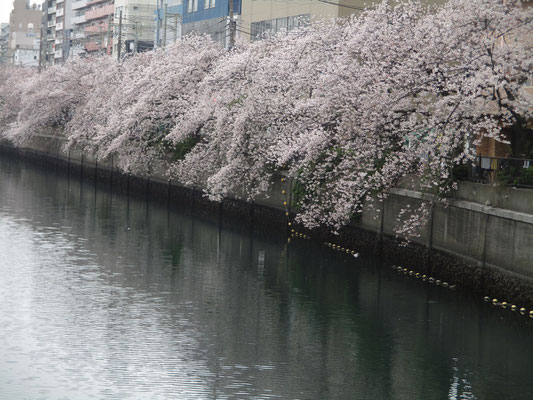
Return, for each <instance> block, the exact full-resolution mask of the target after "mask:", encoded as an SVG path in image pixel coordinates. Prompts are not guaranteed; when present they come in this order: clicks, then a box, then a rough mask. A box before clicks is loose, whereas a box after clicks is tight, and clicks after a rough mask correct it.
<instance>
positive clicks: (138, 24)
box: [113, 0, 157, 54]
mask: <svg viewBox="0 0 533 400" xmlns="http://www.w3.org/2000/svg"><path fill="white" fill-rule="evenodd" d="M156 10H157V0H115V20H114V26H115V35H114V42H113V52H114V53H115V52H116V51H118V44H119V38H120V41H121V54H124V53H128V52H136V51H144V50H148V49H150V48H153V42H154V34H155V32H156V28H157V26H156V19H155V18H154V16H155V15H156V14H155V12H156ZM121 13H122V25H121V26H122V33H121V34H119V33H120V32H119V25H120V14H121ZM115 54H116V53H115Z"/></svg>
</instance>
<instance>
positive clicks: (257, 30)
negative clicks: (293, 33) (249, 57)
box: [251, 14, 311, 41]
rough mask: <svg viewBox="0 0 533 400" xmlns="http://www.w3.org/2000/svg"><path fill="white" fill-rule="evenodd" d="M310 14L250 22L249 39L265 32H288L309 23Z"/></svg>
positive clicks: (255, 38)
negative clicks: (250, 32)
mask: <svg viewBox="0 0 533 400" xmlns="http://www.w3.org/2000/svg"><path fill="white" fill-rule="evenodd" d="M310 22H311V15H310V14H301V15H295V16H292V17H287V18H276V19H269V20H266V21H259V22H252V34H251V40H252V41H253V40H258V39H261V37H262V36H263V35H265V34H267V33H270V34H274V33H277V32H288V31H290V30H292V29H296V28H299V27H302V26H306V25H309V24H310Z"/></svg>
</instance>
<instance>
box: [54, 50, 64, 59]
mask: <svg viewBox="0 0 533 400" xmlns="http://www.w3.org/2000/svg"><path fill="white" fill-rule="evenodd" d="M54 58H56V59H57V58H63V50H62V49H61V50H56V52H55V55H54Z"/></svg>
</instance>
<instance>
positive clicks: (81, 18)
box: [72, 15, 87, 24]
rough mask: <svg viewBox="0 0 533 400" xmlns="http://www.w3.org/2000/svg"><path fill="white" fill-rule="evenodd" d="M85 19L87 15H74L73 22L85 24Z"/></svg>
mask: <svg viewBox="0 0 533 400" xmlns="http://www.w3.org/2000/svg"><path fill="white" fill-rule="evenodd" d="M85 21H87V18H86V17H85V15H80V16H79V17H72V23H73V24H83V23H84V22H85Z"/></svg>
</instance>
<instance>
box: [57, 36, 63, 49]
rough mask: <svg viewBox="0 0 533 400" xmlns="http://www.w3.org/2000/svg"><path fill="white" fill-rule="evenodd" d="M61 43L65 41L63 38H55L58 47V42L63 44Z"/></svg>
mask: <svg viewBox="0 0 533 400" xmlns="http://www.w3.org/2000/svg"><path fill="white" fill-rule="evenodd" d="M61 43H63V38H61V37H57V38H56V40H55V44H56V47H58V44H61Z"/></svg>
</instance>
